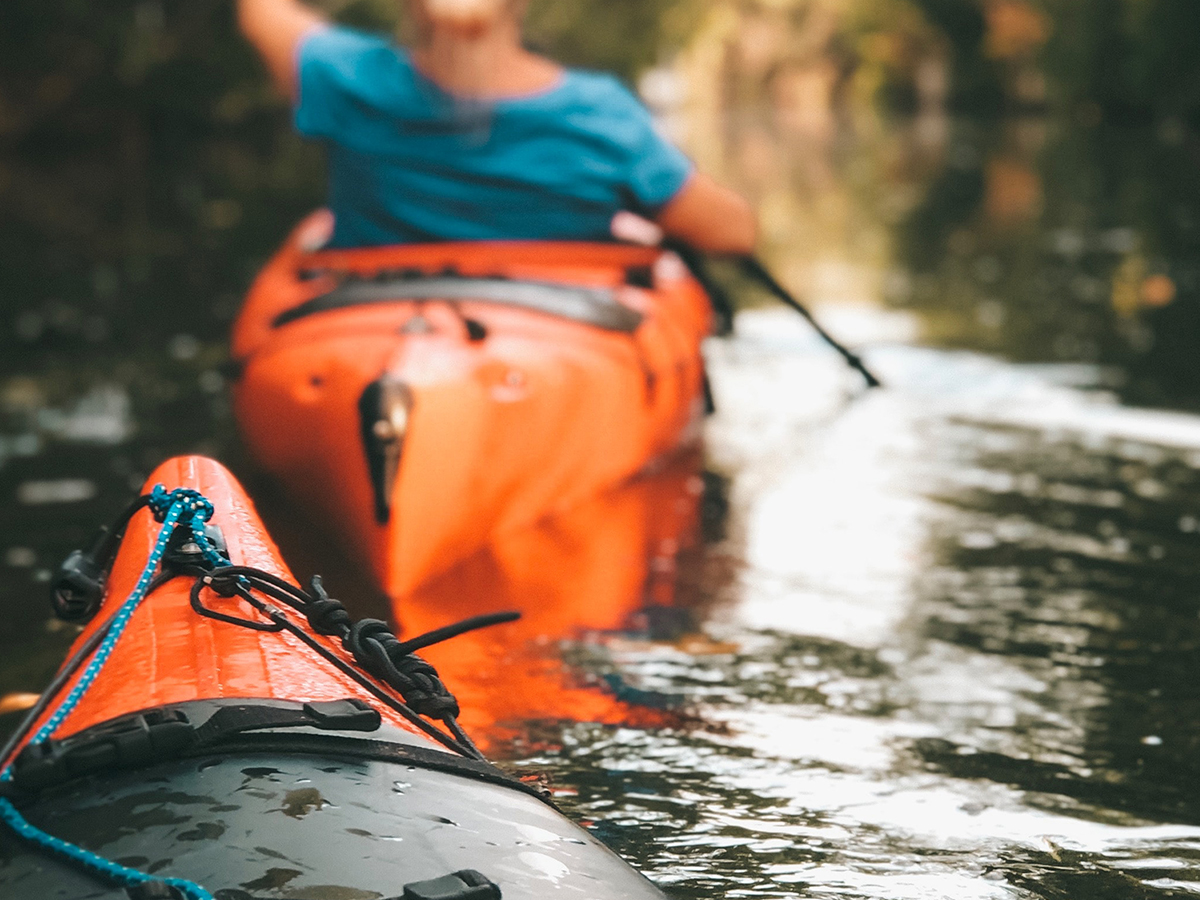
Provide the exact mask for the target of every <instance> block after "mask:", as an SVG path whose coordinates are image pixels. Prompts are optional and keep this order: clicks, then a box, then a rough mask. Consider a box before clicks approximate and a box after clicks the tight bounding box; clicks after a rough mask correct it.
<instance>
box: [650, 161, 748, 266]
mask: <svg viewBox="0 0 1200 900" xmlns="http://www.w3.org/2000/svg"><path fill="white" fill-rule="evenodd" d="M655 222H657V223H658V225H659V226H660V227H661V228H662V229H663V231H665V232H666V233H667V235H668V236H669V237H673V238H678V239H679V240H681V241H683V242H684V243H686V244H689V245H690V246H692V247H695V248H696V249H697V250H702V251H704V252H705V253H713V254H717V255H723V256H724V255H728V256H745V255H748V254H750V253H752V252H753V251H754V244H755V241H756V240H757V238H758V222H757V220H756V218H755V215H754V210H753V209H752V208H751V207H750V204H749V203H747V202H746V201H745V200H744V199H742V197H741V195H740V194H738V193H736V192H735V191H731V190H730V189H729V188H727V187H724V186H722V185H720V184H718V183H717V182H716V181H714V180H713V179H712V178H710V177H709V176H707V175H704V174H702V173H700V172H697V173H696V174H694V175H693V176H692V177H691V178H690V179H688V181H687V183H686V184H685V185H684V186H683V188H682V189H681V190H680V191H679V193H678V194H676V195H675V196H674V197H673V198H672V199H671V201H670V202H669V203H667V205H666V206H664V207H663V208H662V210H661V211H660V212H659V214H658V217H657V218H656V219H655Z"/></svg>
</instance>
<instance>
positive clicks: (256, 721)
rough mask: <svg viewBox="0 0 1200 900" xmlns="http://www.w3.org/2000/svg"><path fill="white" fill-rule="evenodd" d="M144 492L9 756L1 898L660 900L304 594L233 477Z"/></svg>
mask: <svg viewBox="0 0 1200 900" xmlns="http://www.w3.org/2000/svg"><path fill="white" fill-rule="evenodd" d="M155 484H160V485H163V486H165V487H166V488H167V490H162V489H159V490H155V491H153V492H151V491H150V485H155ZM147 491H148V494H147V497H146V498H144V502H142V503H141V505H135V506H134V507H131V517H130V518H128V522H127V524H126V525H124V526H123V528H124V537H123V540H121V541H120V545H119V551H118V552H117V553H116V555H115V559H113V560H111V561H109V560H106V559H103V558H101V559H96V557H97V555H98V556H100V557H103V556H104V553H102V552H100V551H99V550H97V551H94V552H93V553H92V554H91V557H90V558H84V555H82V554H75V555H73V556H72V558H71V559H70V560H68V563H67V564H64V568H63V571H62V573H60V578H59V581H58V598H59V602H58V608H59V609H60V610H61V611H63V612H64V613H66V614H68V615H70V616H72V617H74V618H86V619H88V621H87V624H86V626H85V627H84V630H83V632H82V634H81V635H80V636H79V639H78V641H77V642H76V644H75V646H74V647H73V648H72V651H71V655H70V656H69V658H68V661H67V663H65V664H64V667H63V669H62V670H61V671H60V674H59V676H58V677H57V678H56V679H55V682H54V684H53V685H52V687H51V689H50V690H48V691H47V693H46V694H44V695H43V698H42V701H41V702H40V703H39V705H38V706H37V707H35V709H34V711H33V713H32V714H31V716H30V718H29V719H28V721H27V723H26V725H25V727H23V729H22V730H20V731H19V732H18V739H17V740H15V741H13V742H10V745H11V746H10V748H8V749H7V750H6V751H4V753H3V768H2V769H0V773H2V774H0V860H3V863H2V864H0V896H4V897H51V896H53V897H62V898H68V900H70V898H83V897H89V898H111V900H117V898H124V900H129V898H134V900H156V898H168V900H169V898H175V900H179V898H183V900H210V898H213V897H214V896H215V897H222V898H225V897H228V898H235V897H236V898H246V897H256V896H260V895H261V896H266V895H269V896H289V897H362V898H367V897H377V898H382V897H396V898H399V897H404V898H406V900H424V898H435V897H437V898H442V900H499V898H500V897H501V896H503V897H504V900H536V898H546V897H555V896H560V895H561V896H572V897H574V896H588V897H591V898H595V900H606V898H612V900H617V898H631V900H654V898H658V900H661V898H662V894H661V893H660V892H659V891H658V890H657V889H655V888H654V887H653V886H652V885H651V884H650V883H649V882H648V881H646V880H645V879H644V878H642V877H641V876H640V875H638V874H637V873H636V872H634V871H633V870H632V869H631V868H629V867H628V866H627V865H626V864H624V863H623V862H621V861H620V860H619V859H618V858H617V857H615V856H614V855H613V854H612V853H611V852H610V851H608V850H607V849H605V848H604V847H603V846H602V845H601V844H600V843H599V842H598V841H596V840H595V839H594V838H592V837H591V836H590V835H589V834H588V833H587V832H585V831H583V830H582V829H580V828H578V827H576V826H574V825H572V824H571V823H570V822H568V821H567V820H566V819H565V818H563V816H562V815H561V814H560V813H558V812H557V811H556V810H555V809H554V808H553V807H552V806H551V805H550V804H549V803H548V802H547V801H546V800H545V799H544V797H542V796H540V795H539V793H538V792H537V791H536V790H534V789H533V788H531V787H530V786H528V785H526V784H524V783H521V782H517V781H513V780H512V779H510V778H509V777H507V776H506V775H504V774H503V773H502V772H500V771H499V770H498V769H496V768H494V767H493V766H491V765H490V764H489V763H487V762H486V761H485V760H484V759H483V758H482V756H480V755H479V754H478V752H477V751H475V750H474V746H473V744H471V742H470V740H469V738H467V737H466V735H465V732H463V731H462V729H461V728H460V727H459V726H458V725H457V714H458V709H457V700H456V699H455V698H454V697H453V695H451V694H450V693H449V691H447V690H446V689H445V687H444V685H443V684H442V682H441V681H440V679H439V677H438V675H437V673H436V671H434V670H433V669H432V667H430V666H429V665H428V663H425V662H424V661H423V660H421V659H420V658H419V657H416V656H414V655H413V654H412V653H411V651H410V650H408V649H405V648H404V647H402V646H400V645H398V644H397V642H396V639H395V638H394V636H392V635H391V634H390V632H388V631H387V628H386V626H384V625H383V623H381V622H372V621H371V620H366V621H365V622H363V623H353V621H352V620H351V619H350V617H349V615H348V613H347V612H346V610H345V608H344V607H342V606H341V604H338V603H337V602H336V601H331V600H329V599H328V598H327V597H324V596H322V595H321V592H320V591H319V590H317V589H316V587H313V588H310V590H309V591H308V592H306V591H303V590H301V589H300V588H299V586H298V585H297V584H296V582H295V581H294V580H293V579H292V576H291V575H290V573H289V572H288V570H287V568H286V567H285V566H284V564H283V563H282V561H281V560H280V558H279V555H278V553H277V551H276V549H275V546H274V545H273V543H272V542H271V539H270V538H269V537H268V536H267V535H266V533H265V531H264V529H263V527H262V524H261V522H260V521H259V519H258V516H257V514H256V512H255V510H254V508H253V507H252V506H251V504H250V502H249V500H248V499H247V498H246V496H245V494H244V493H243V491H242V489H241V488H240V487H239V486H238V484H237V483H236V482H235V481H234V480H233V478H232V476H230V475H229V473H228V472H226V471H225V470H224V469H222V468H221V467H220V466H219V465H218V464H217V463H214V462H212V461H211V460H206V459H202V458H196V457H189V458H181V459H176V460H172V461H170V462H168V463H166V464H164V465H163V466H162V467H161V468H160V469H159V470H158V471H157V472H155V473H154V475H153V476H152V478H151V480H150V483H149V485H148V486H147ZM206 519H207V521H205V520H206ZM109 543H113V542H112V541H110V542H109ZM103 544H104V542H103V541H102V542H101V544H98V545H97V546H98V547H100V546H101V545H103ZM89 559H90V562H89ZM93 564H94V565H93ZM107 566H110V572H109V573H108V574H107V576H106V577H104V576H103V575H102V574H98V573H99V572H102V570H103V569H104V568H105V567H107ZM101 582H103V583H104V591H103V595H102V596H101V595H100V594H99V593H97V594H96V596H95V598H92V599H89V598H88V594H89V588H88V585H89V584H91V585H93V586H94V585H97V584H99V583H101ZM93 600H94V601H95V602H93ZM439 624H444V622H442V623H439ZM445 636H446V635H445V634H441V635H431V636H429V637H428V640H431V641H433V640H435V639H437V638H439V637H445ZM380 654H382V655H383V656H384V657H386V659H387V660H389V661H390V663H381V662H380ZM389 665H390V668H389ZM262 891H266V892H267V894H265V895H264V894H262V893H261V892H262ZM280 891H282V893H280Z"/></svg>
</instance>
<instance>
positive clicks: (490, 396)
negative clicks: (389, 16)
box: [233, 226, 712, 597]
mask: <svg viewBox="0 0 1200 900" xmlns="http://www.w3.org/2000/svg"><path fill="white" fill-rule="evenodd" d="M302 228H303V226H302ZM301 230H302V229H298V232H297V235H293V237H292V239H291V240H290V241H289V242H288V243H287V244H286V245H285V246H284V248H283V249H282V250H281V251H280V252H279V253H278V255H276V256H275V258H274V259H273V260H271V262H270V263H269V264H268V265H267V266H266V268H265V269H264V270H263V272H262V273H261V274H260V275H259V277H258V279H257V281H256V282H255V284H254V286H253V288H252V290H251V291H250V294H249V297H248V298H247V300H246V304H245V307H244V308H243V310H242V312H241V315H240V316H239V318H238V320H237V322H236V324H235V326H234V330H233V356H234V359H235V360H236V362H237V364H238V367H239V370H240V372H239V377H238V378H237V380H236V383H235V385H234V392H233V393H234V406H235V414H236V417H237V421H238V423H239V426H240V429H241V432H242V435H243V437H244V439H245V443H246V445H247V447H248V448H249V450H250V452H251V455H252V456H253V458H254V459H255V460H256V461H257V463H258V464H259V465H260V466H261V467H262V468H263V469H264V470H265V471H266V472H268V473H270V474H271V475H273V476H274V477H275V478H276V479H277V480H278V481H279V482H280V483H281V484H282V485H283V486H284V487H285V489H286V490H287V491H288V493H289V494H290V495H291V496H292V497H293V498H295V499H296V500H297V501H299V502H300V503H302V504H303V505H304V507H305V508H306V509H313V510H315V511H316V512H317V513H319V515H320V516H321V517H322V518H323V520H324V521H326V522H327V523H328V524H329V525H330V526H331V530H332V532H334V533H335V534H337V535H338V536H339V537H340V539H341V543H342V544H343V546H344V547H346V548H347V549H348V550H349V552H350V553H351V554H353V556H354V558H355V559H356V560H357V561H358V562H359V563H361V564H363V565H364V566H367V567H369V569H370V571H371V572H372V573H373V576H374V579H375V581H376V583H377V585H378V586H379V587H380V588H382V589H383V590H384V591H386V592H387V593H389V594H390V595H392V596H393V597H396V596H404V595H408V594H409V593H411V592H412V590H413V589H414V588H415V587H416V586H417V585H419V584H421V583H422V582H424V581H426V580H428V579H429V578H431V577H433V576H436V575H438V574H440V573H441V572H443V571H445V570H446V569H448V568H449V567H450V566H451V565H453V564H454V563H455V562H458V561H460V560H462V559H465V558H466V557H468V556H470V555H471V554H472V553H474V552H476V551H477V550H479V549H480V548H481V547H483V546H484V545H485V544H486V543H487V542H488V541H489V540H490V539H491V538H492V537H493V536H494V535H496V534H500V533H504V532H507V531H510V530H512V529H514V528H519V527H522V526H525V525H529V524H531V523H533V522H536V521H538V520H539V519H541V518H543V517H545V516H546V515H548V514H551V513H554V512H556V511H561V510H564V509H568V508H570V507H572V506H574V505H575V504H577V503H579V502H580V501H581V500H583V499H585V498H587V497H591V496H594V495H595V494H597V493H598V492H600V491H602V490H604V489H606V488H609V487H612V486H614V485H616V484H619V483H620V482H622V481H624V480H626V479H628V478H630V477H631V476H633V475H634V474H636V473H637V472H639V471H642V470H643V469H645V468H646V467H647V466H648V465H650V464H652V463H653V462H654V461H656V460H658V459H660V458H662V457H663V456H665V455H667V454H670V453H671V452H673V451H675V450H676V449H677V448H679V447H680V446H681V445H684V444H687V443H688V442H689V441H693V440H695V439H696V437H697V435H698V430H699V429H698V424H699V421H700V418H701V416H702V414H703V405H704V394H703V390H704V388H703V380H704V374H703V366H702V360H701V356H700V343H701V341H702V339H703V338H704V337H705V336H706V335H707V334H708V333H709V330H710V327H711V320H712V313H711V308H710V304H709V301H708V299H707V297H706V295H705V294H704V292H703V290H702V289H701V288H700V286H699V285H698V284H697V283H696V282H695V281H694V280H693V279H692V278H691V277H690V276H689V275H688V274H687V272H686V270H685V269H684V267H683V266H682V264H680V263H679V261H678V260H677V259H676V258H675V257H674V256H672V255H670V254H664V253H662V252H660V251H658V250H655V249H646V248H633V247H622V246H616V245H587V244H549V243H484V244H439V245H423V246H404V247H390V248H372V249H363V250H327V251H319V252H314V253H306V252H304V251H303V250H302V249H301V241H300V239H299V233H300V231H301Z"/></svg>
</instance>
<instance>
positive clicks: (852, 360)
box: [739, 256, 883, 388]
mask: <svg viewBox="0 0 1200 900" xmlns="http://www.w3.org/2000/svg"><path fill="white" fill-rule="evenodd" d="M739 262H740V264H741V268H742V271H743V272H744V273H745V274H746V275H748V276H749V277H750V278H752V279H754V280H755V281H757V282H758V283H759V284H761V285H762V286H763V287H765V288H766V289H767V290H768V291H770V292H771V294H772V295H774V297H775V298H776V299H777V300H781V301H782V302H783V303H785V304H787V305H788V306H790V307H791V308H792V309H794V310H795V311H796V312H798V313H800V315H802V316H804V318H805V319H807V320H808V324H809V325H811V326H812V328H813V331H815V332H816V333H817V334H819V335H820V336H821V339H822V340H824V341H825V343H827V344H828V345H829V346H830V347H832V348H833V349H834V350H836V351H837V352H838V353H840V354H841V355H842V358H843V359H844V360H846V362H847V363H849V365H850V368H852V369H854V370H855V371H857V372H858V373H859V374H860V375H862V377H863V378H864V379H865V380H866V382H867V387H869V388H875V387H882V386H883V382H882V381H880V380H879V379H878V378H876V377H875V375H874V374H873V373H872V372H871V370H870V369H868V368H867V367H866V365H865V364H864V363H863V361H862V359H861V358H860V357H859V356H858V354H856V353H853V352H851V351H850V350H849V349H847V348H846V347H845V346H843V345H842V344H841V343H839V342H838V341H837V339H836V338H834V337H833V335H831V334H830V333H829V332H828V331H826V330H825V329H824V328H822V327H821V323H820V322H818V321H817V320H816V318H815V317H814V316H813V314H812V313H811V312H809V311H808V309H807V308H806V307H805V306H804V304H803V303H801V302H800V301H799V300H797V299H796V298H795V297H793V296H792V295H791V294H790V293H789V292H788V291H787V289H786V288H784V286H783V285H781V284H780V283H779V282H778V281H776V280H775V276H773V275H772V274H771V273H770V272H769V271H767V267H766V266H764V265H763V264H762V263H761V262H759V260H758V259H757V258H756V257H753V256H743V257H741V259H740V260H739Z"/></svg>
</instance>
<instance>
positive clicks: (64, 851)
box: [0, 484, 229, 900]
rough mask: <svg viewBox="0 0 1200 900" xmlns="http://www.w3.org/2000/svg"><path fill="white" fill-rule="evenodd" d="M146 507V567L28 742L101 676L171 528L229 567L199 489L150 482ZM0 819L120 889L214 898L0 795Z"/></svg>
mask: <svg viewBox="0 0 1200 900" xmlns="http://www.w3.org/2000/svg"><path fill="white" fill-rule="evenodd" d="M149 507H150V510H151V512H153V513H154V518H155V519H156V520H158V521H159V522H162V523H163V526H162V528H161V529H160V530H159V532H158V539H157V540H156V541H155V542H154V548H153V549H152V550H151V551H150V556H149V557H147V559H146V566H145V568H143V569H142V574H141V576H140V577H139V578H138V580H137V584H136V585H134V588H133V591H132V592H131V593H130V595H129V597H128V598H127V599H126V600H125V602H124V603H122V604H121V607H120V609H119V610H118V612H117V614H116V616H115V617H114V618H113V620H112V624H111V625H110V626H109V629H108V634H106V635H105V636H104V640H103V641H102V642H101V644H100V646H99V647H98V648H97V649H96V653H95V655H94V656H93V657H92V660H91V662H90V663H88V666H87V668H86V669H85V670H84V672H83V675H81V676H80V678H79V681H78V682H77V683H76V685H75V687H74V688H72V690H71V693H70V694H68V695H67V697H66V699H65V700H63V702H62V703H61V704H60V705H59V707H58V709H56V710H55V711H54V714H53V715H51V716H50V718H49V719H47V720H46V724H44V725H43V726H42V727H41V728H39V729H38V731H37V734H35V735H34V736H33V737H32V738H31V739H30V741H29V743H30V744H40V743H41V742H43V741H45V740H47V739H48V738H49V737H50V736H51V735H52V734H54V732H55V731H56V730H57V729H58V727H59V726H60V725H61V724H62V723H63V721H64V720H65V719H66V718H67V716H69V715H70V714H71V712H72V710H74V709H75V707H76V706H78V705H79V701H80V700H82V699H83V697H84V695H85V694H86V693H87V692H88V689H89V688H90V687H91V686H92V684H93V683H94V682H95V680H96V676H97V675H99V674H100V670H101V669H102V668H104V664H105V663H106V662H108V658H109V656H110V655H111V654H112V651H113V647H115V646H116V643H117V641H118V640H120V638H121V635H122V633H123V632H124V631H125V627H126V626H127V625H128V624H129V620H130V619H131V618H132V617H133V613H134V611H135V610H136V609H137V608H138V606H139V605H140V604H141V602H142V601H143V600H144V599H146V593H147V591H148V590H149V588H150V583H151V582H152V581H153V580H154V573H155V572H156V571H158V564H159V562H160V561H161V560H162V556H163V553H164V552H165V551H166V549H167V542H168V541H169V540H170V539H171V534H172V533H173V532H174V531H175V526H176V525H178V524H179V523H180V521H181V520H182V521H183V522H184V523H185V524H186V525H187V526H188V527H190V528H191V530H192V535H193V536H194V538H195V540H196V544H197V546H199V547H200V549H201V551H202V552H203V553H204V556H205V558H206V559H208V560H209V562H211V563H213V564H214V565H217V566H227V565H229V562H228V561H227V560H226V559H225V558H224V557H222V556H221V555H220V554H219V553H217V551H216V550H215V549H214V548H213V546H212V542H211V541H209V539H208V533H207V531H206V530H205V523H206V522H208V520H209V519H210V518H212V514H213V505H212V503H210V502H209V501H208V499H207V498H205V497H204V496H203V495H202V494H200V493H199V492H198V491H194V490H191V489H189V488H177V489H176V490H174V491H168V490H167V489H166V488H165V487H163V485H161V484H159V485H155V487H154V490H153V491H152V492H151V494H150V503H149ZM11 780H12V764H11V763H9V764H8V765H7V766H5V767H4V770H3V771H0V782H8V781H11ZM0 821H2V822H4V823H5V824H6V825H8V827H9V828H11V829H12V830H13V831H15V832H16V833H17V834H18V835H20V836H21V837H22V838H24V839H25V840H27V841H29V842H30V843H33V844H36V845H37V846H39V847H42V848H44V849H46V850H49V851H51V852H53V853H56V854H58V855H59V856H64V857H66V858H67V859H69V860H70V861H72V862H74V863H76V864H78V865H80V866H82V867H84V868H85V869H87V870H89V871H90V872H93V873H94V874H97V875H100V876H102V877H103V878H106V879H108V880H110V881H112V882H115V883H117V884H120V885H123V886H124V887H133V886H134V885H138V884H145V883H147V882H151V881H156V882H157V881H161V882H162V883H164V884H167V885H170V886H171V887H173V888H175V889H176V890H178V891H179V892H181V893H182V894H183V895H184V897H186V898H187V900H213V895H212V894H210V893H209V892H208V891H206V890H205V889H204V888H202V887H201V886H200V885H198V884H195V883H194V882H191V881H187V880H185V879H182V878H155V877H153V876H151V875H147V874H145V873H144V872H139V871H138V870H137V869H131V868H129V867H128V866H122V865H120V864H118V863H115V862H113V861H112V860H109V859H105V858H104V857H103V856H99V855H97V854H95V853H92V852H91V851H90V850H85V849H84V848H83V847H79V846H77V845H75V844H71V843H68V842H67V841H64V840H62V839H61V838H56V837H55V836H54V835H52V834H47V833H46V832H44V831H42V830H41V829H39V828H37V827H35V826H33V825H31V824H29V822H28V821H27V820H26V819H25V817H24V816H22V815H21V813H20V812H19V811H18V810H17V808H16V807H15V806H13V804H12V802H11V801H9V800H8V799H6V798H0Z"/></svg>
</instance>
